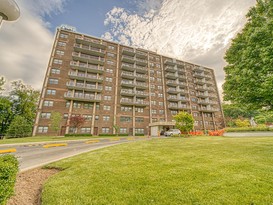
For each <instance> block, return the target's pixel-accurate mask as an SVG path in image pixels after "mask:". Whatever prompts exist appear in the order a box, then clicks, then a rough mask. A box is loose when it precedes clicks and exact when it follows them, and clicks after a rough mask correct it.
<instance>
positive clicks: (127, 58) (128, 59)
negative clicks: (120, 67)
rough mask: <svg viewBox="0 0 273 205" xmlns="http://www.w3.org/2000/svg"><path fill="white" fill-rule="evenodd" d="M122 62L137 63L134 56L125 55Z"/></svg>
mask: <svg viewBox="0 0 273 205" xmlns="http://www.w3.org/2000/svg"><path fill="white" fill-rule="evenodd" d="M121 61H122V62H125V63H135V61H136V60H135V58H134V57H132V56H125V55H123V56H122V57H121Z"/></svg>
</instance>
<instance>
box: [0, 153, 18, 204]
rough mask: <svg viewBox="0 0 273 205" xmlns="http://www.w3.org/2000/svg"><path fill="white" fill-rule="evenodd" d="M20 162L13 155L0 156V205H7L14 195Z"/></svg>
mask: <svg viewBox="0 0 273 205" xmlns="http://www.w3.org/2000/svg"><path fill="white" fill-rule="evenodd" d="M17 172H18V161H17V159H16V158H15V157H14V156H12V155H3V156H0V205H4V204H6V202H7V200H8V199H9V198H10V197H11V196H12V194H13V193H14V185H15V181H16V174H17Z"/></svg>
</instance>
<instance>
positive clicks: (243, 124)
mask: <svg viewBox="0 0 273 205" xmlns="http://www.w3.org/2000/svg"><path fill="white" fill-rule="evenodd" d="M235 125H236V126H237V127H248V126H250V123H249V120H240V119H237V120H235Z"/></svg>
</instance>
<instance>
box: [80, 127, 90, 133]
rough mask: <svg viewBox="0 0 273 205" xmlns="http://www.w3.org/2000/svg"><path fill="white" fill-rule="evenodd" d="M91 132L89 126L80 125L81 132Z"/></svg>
mask: <svg viewBox="0 0 273 205" xmlns="http://www.w3.org/2000/svg"><path fill="white" fill-rule="evenodd" d="M90 132H91V128H90V127H82V128H81V133H90Z"/></svg>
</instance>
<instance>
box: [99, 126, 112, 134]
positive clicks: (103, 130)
mask: <svg viewBox="0 0 273 205" xmlns="http://www.w3.org/2000/svg"><path fill="white" fill-rule="evenodd" d="M101 131H102V133H109V132H110V129H109V127H103V128H102V129H101Z"/></svg>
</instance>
